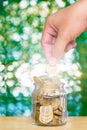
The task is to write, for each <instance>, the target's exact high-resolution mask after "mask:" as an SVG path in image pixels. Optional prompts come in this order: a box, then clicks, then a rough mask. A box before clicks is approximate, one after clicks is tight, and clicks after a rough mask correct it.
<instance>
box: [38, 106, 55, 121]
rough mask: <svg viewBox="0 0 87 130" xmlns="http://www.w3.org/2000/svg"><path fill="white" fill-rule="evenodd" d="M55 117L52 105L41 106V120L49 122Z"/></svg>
mask: <svg viewBox="0 0 87 130" xmlns="http://www.w3.org/2000/svg"><path fill="white" fill-rule="evenodd" d="M52 119H53V109H52V106H51V105H49V106H41V107H40V116H39V120H40V122H42V123H44V124H47V123H49V122H50V121H51V120H52Z"/></svg>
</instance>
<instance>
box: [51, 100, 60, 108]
mask: <svg viewBox="0 0 87 130" xmlns="http://www.w3.org/2000/svg"><path fill="white" fill-rule="evenodd" d="M51 105H52V107H53V110H56V109H57V108H58V107H59V105H60V100H59V99H58V98H53V99H52V103H51Z"/></svg>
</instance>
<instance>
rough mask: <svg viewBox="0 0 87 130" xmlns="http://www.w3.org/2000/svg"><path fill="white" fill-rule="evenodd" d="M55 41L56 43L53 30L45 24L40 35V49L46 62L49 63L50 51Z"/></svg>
mask: <svg viewBox="0 0 87 130" xmlns="http://www.w3.org/2000/svg"><path fill="white" fill-rule="evenodd" d="M55 41H56V32H55V30H54V29H53V28H52V27H50V26H49V25H48V24H46V25H45V28H44V31H43V34H42V47H43V50H44V54H45V56H46V59H47V60H48V62H50V58H51V57H52V49H53V46H54V44H55Z"/></svg>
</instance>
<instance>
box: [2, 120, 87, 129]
mask: <svg viewBox="0 0 87 130" xmlns="http://www.w3.org/2000/svg"><path fill="white" fill-rule="evenodd" d="M0 130H87V117H68V122H67V124H66V125H63V126H56V127H44V126H37V125H35V124H34V122H33V120H32V118H31V117H0Z"/></svg>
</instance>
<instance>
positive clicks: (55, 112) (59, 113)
mask: <svg viewBox="0 0 87 130" xmlns="http://www.w3.org/2000/svg"><path fill="white" fill-rule="evenodd" d="M54 114H55V115H58V116H62V112H61V111H59V110H58V109H57V110H55V111H54Z"/></svg>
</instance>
